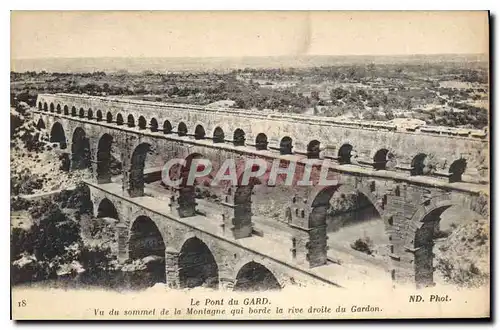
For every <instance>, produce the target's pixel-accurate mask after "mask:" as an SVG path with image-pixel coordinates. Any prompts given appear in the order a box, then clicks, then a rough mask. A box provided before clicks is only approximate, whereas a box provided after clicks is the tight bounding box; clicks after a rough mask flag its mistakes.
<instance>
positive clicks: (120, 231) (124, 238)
mask: <svg viewBox="0 0 500 330" xmlns="http://www.w3.org/2000/svg"><path fill="white" fill-rule="evenodd" d="M115 228H116V235H117V241H118V262H125V261H126V260H127V259H128V258H129V255H128V254H129V249H128V226H127V225H126V224H124V223H121V222H120V223H117V224H116V226H115Z"/></svg>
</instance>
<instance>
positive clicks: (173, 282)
mask: <svg viewBox="0 0 500 330" xmlns="http://www.w3.org/2000/svg"><path fill="white" fill-rule="evenodd" d="M165 273H166V279H167V286H168V287H169V288H171V289H179V288H180V282H179V251H176V250H174V249H172V248H169V247H167V248H166V249H165Z"/></svg>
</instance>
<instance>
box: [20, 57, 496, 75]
mask: <svg viewBox="0 0 500 330" xmlns="http://www.w3.org/2000/svg"><path fill="white" fill-rule="evenodd" d="M440 62H456V63H460V62H463V63H471V62H476V63H478V62H485V63H487V62H488V56H487V55H485V54H470V55H469V54H442V55H411V56H407V55H400V56H366V55H353V56H300V57H296V56H293V57H292V56H278V57H163V58H147V57H141V58H132V57H131V58H125V57H116V58H115V57H100V58H39V59H13V60H11V71H16V72H24V71H42V70H45V71H47V72H93V71H105V72H116V71H120V70H126V71H128V72H131V73H137V72H142V71H145V70H150V71H154V72H162V73H165V72H181V71H228V70H233V69H244V68H256V69H257V68H290V67H295V68H305V67H315V66H335V65H350V64H363V63H374V64H399V63H401V64H402V63H408V64H418V63H440Z"/></svg>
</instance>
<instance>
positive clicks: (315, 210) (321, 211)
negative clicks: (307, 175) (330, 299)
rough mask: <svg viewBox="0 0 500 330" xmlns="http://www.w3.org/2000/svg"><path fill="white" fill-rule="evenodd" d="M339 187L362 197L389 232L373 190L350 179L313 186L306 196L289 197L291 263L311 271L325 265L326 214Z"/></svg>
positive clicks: (326, 246)
mask: <svg viewBox="0 0 500 330" xmlns="http://www.w3.org/2000/svg"><path fill="white" fill-rule="evenodd" d="M341 187H343V188H345V189H347V190H350V191H353V192H355V193H356V194H362V195H363V196H365V197H366V199H367V200H368V201H369V203H370V204H371V205H372V206H373V208H374V209H375V210H376V211H377V212H378V213H379V215H380V219H381V220H382V221H383V224H384V228H385V230H387V229H388V228H389V222H388V219H386V216H385V214H384V210H383V208H382V205H381V204H380V203H379V200H378V199H377V197H376V196H375V195H374V194H373V193H372V189H371V188H372V187H366V185H365V184H362V183H356V181H355V182H352V180H349V179H345V180H342V179H341V180H339V181H338V182H337V183H336V184H334V185H330V186H315V187H313V188H312V189H308V190H307V191H306V192H305V193H306V196H301V195H300V194H299V195H296V196H293V197H292V204H291V206H290V207H291V209H290V211H291V212H290V213H291V221H290V222H289V224H290V226H291V227H292V229H293V231H294V234H293V239H292V256H293V258H294V259H298V260H299V261H301V262H307V263H308V264H309V266H310V267H317V266H321V265H324V264H325V263H326V262H327V250H328V236H327V234H328V231H327V230H328V226H327V214H328V213H327V212H328V210H329V208H330V205H331V202H330V201H331V199H332V197H333V196H334V194H335V193H336V192H337V191H339V189H340V188H341ZM304 229H306V230H304ZM388 239H389V238H388Z"/></svg>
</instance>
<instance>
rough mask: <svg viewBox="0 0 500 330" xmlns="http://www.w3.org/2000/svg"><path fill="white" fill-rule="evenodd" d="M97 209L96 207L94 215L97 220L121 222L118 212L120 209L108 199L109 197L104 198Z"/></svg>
mask: <svg viewBox="0 0 500 330" xmlns="http://www.w3.org/2000/svg"><path fill="white" fill-rule="evenodd" d="M96 205H97V207H94V213H95V214H94V215H95V217H97V218H112V219H116V220H118V221H119V220H120V214H119V212H118V209H117V208H116V206H115V205H114V204H113V202H112V201H111V200H110V199H108V198H107V197H104V198H102V199H100V200H99V201H98V203H96Z"/></svg>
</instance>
